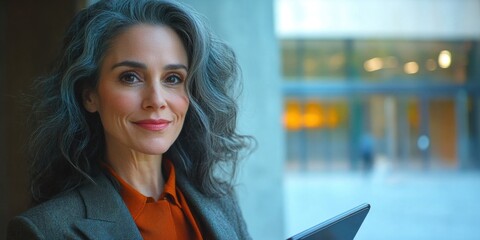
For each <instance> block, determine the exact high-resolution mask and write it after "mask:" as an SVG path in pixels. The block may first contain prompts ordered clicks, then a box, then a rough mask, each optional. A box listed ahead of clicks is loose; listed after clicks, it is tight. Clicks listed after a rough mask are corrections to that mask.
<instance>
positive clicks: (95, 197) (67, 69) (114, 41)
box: [8, 0, 250, 239]
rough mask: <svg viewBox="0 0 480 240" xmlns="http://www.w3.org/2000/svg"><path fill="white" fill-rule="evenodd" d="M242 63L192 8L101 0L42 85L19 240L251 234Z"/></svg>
mask: <svg viewBox="0 0 480 240" xmlns="http://www.w3.org/2000/svg"><path fill="white" fill-rule="evenodd" d="M236 73H237V63H236V59H235V56H234V54H233V52H232V51H231V49H230V48H228V47H227V46H226V45H225V44H223V43H222V42H220V41H217V40H216V39H215V38H214V37H213V36H212V35H211V34H210V32H209V31H208V29H207V28H206V27H205V26H204V25H203V23H202V22H201V21H200V20H199V17H198V16H197V15H196V14H195V13H194V12H193V11H192V10H191V9H189V8H187V7H185V6H183V5H180V4H178V3H173V2H168V1H152V0H142V1H138V0H117V1H101V2H98V3H96V4H94V5H92V6H91V7H89V8H87V9H85V10H83V11H81V12H80V13H79V14H78V15H77V16H76V17H75V18H74V20H73V22H72V23H71V25H70V27H69V29H68V31H67V34H66V38H65V42H64V48H63V50H62V54H61V56H60V58H59V60H58V63H57V64H56V68H55V69H54V71H53V72H52V73H51V74H50V75H48V76H47V77H45V78H43V79H41V80H39V82H38V85H37V88H36V90H37V91H39V97H38V99H36V101H35V104H34V106H33V113H34V118H35V120H36V122H37V127H36V129H35V130H34V132H33V134H32V138H31V142H30V145H29V146H30V154H31V159H32V168H31V170H32V171H31V187H32V194H33V199H34V201H35V203H36V204H37V206H35V207H33V208H32V209H30V210H28V211H27V212H25V213H23V214H21V215H20V216H17V217H15V218H14V219H13V220H12V221H11V222H10V223H9V227H8V238H9V239H85V238H86V239H142V238H143V239H202V238H204V239H249V238H250V237H249V235H248V232H247V230H246V225H245V222H244V220H243V217H242V214H241V211H240V209H239V207H238V204H237V202H236V199H235V196H234V193H233V190H232V181H233V178H234V173H235V170H236V166H237V161H238V160H239V153H240V151H242V150H244V149H248V146H249V142H250V141H249V139H250V138H249V137H246V136H242V135H239V134H237V132H236V113H237V106H236V103H235V101H234V99H233V96H232V94H233V92H231V90H232V89H235V86H236V84H237V75H236Z"/></svg>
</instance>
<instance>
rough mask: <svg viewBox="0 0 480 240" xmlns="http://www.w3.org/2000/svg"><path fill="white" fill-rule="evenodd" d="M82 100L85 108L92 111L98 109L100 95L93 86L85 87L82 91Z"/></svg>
mask: <svg viewBox="0 0 480 240" xmlns="http://www.w3.org/2000/svg"><path fill="white" fill-rule="evenodd" d="M82 101H83V106H84V107H85V109H86V110H87V111H89V112H91V113H94V112H97V111H98V96H97V93H96V92H95V91H94V90H93V89H91V88H85V89H83V91H82Z"/></svg>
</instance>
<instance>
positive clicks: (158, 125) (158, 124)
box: [134, 119, 171, 131]
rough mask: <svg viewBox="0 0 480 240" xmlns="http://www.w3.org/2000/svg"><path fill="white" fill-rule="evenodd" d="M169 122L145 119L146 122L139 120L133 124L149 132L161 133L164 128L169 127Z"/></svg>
mask: <svg viewBox="0 0 480 240" xmlns="http://www.w3.org/2000/svg"><path fill="white" fill-rule="evenodd" d="M170 123H171V121H168V120H164V119H160V120H154V119H147V120H141V121H137V122H134V124H136V125H137V126H139V127H141V128H144V129H147V130H150V131H161V130H163V129H165V128H167V127H168V126H169V125H170Z"/></svg>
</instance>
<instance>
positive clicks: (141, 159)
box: [107, 150, 165, 200]
mask: <svg viewBox="0 0 480 240" xmlns="http://www.w3.org/2000/svg"><path fill="white" fill-rule="evenodd" d="M107 161H108V163H109V164H110V165H111V167H112V168H113V170H114V171H115V172H116V173H117V174H118V175H119V176H120V177H121V178H122V179H123V180H124V181H125V182H127V183H128V184H129V185H130V186H132V187H133V188H135V190H137V191H138V192H140V193H141V194H143V195H144V196H146V197H152V198H154V199H155V200H158V199H159V198H160V195H161V194H162V192H163V188H164V185H165V180H164V178H163V174H162V155H148V154H143V153H138V152H134V151H132V150H130V151H128V153H126V152H122V151H107Z"/></svg>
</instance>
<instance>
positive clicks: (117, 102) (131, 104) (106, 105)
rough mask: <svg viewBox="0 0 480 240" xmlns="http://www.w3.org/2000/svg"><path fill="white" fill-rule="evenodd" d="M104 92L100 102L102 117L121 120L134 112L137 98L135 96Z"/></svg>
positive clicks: (125, 93)
mask: <svg viewBox="0 0 480 240" xmlns="http://www.w3.org/2000/svg"><path fill="white" fill-rule="evenodd" d="M104 92H105V94H103V95H102V98H101V101H100V103H101V106H100V108H101V111H102V112H104V113H105V114H104V116H103V117H107V118H111V117H115V118H122V116H126V115H129V113H131V112H133V111H134V109H135V106H136V104H137V101H136V99H137V98H138V97H136V95H135V94H132V93H128V92H121V91H104Z"/></svg>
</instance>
